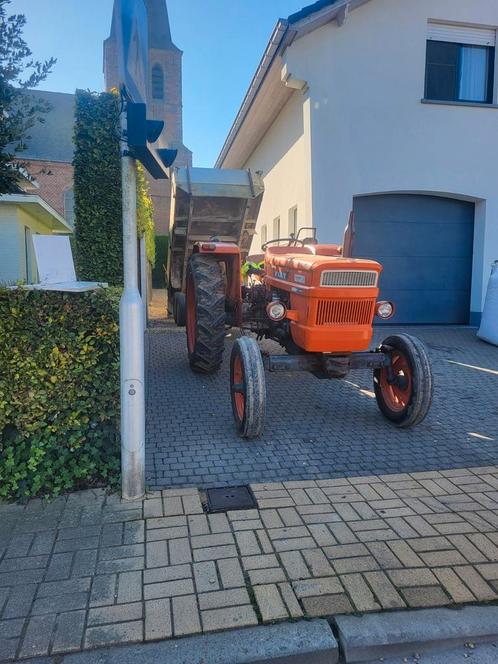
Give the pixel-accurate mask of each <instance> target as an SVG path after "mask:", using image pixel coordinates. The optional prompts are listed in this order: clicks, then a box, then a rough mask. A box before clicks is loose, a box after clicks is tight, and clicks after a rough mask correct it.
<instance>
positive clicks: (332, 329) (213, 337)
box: [179, 216, 433, 438]
mask: <svg viewBox="0 0 498 664" xmlns="http://www.w3.org/2000/svg"><path fill="white" fill-rule="evenodd" d="M303 230H304V231H305V233H304V235H302V233H303ZM311 231H312V232H311V233H310V229H301V230H300V232H299V233H298V234H297V236H296V237H294V236H291V237H289V238H280V239H277V240H272V241H270V242H267V243H266V244H264V245H263V247H262V250H263V251H264V266H263V267H261V268H260V269H258V268H255V269H254V270H252V272H253V276H254V277H255V278H251V279H250V280H249V281H250V283H247V284H246V283H243V279H242V277H241V267H242V262H243V261H242V259H241V253H240V249H239V246H238V245H237V244H236V243H234V242H224V241H218V240H217V239H216V238H213V239H211V240H209V241H198V242H195V243H194V244H193V247H192V253H191V255H190V257H189V258H188V261H187V263H186V273H185V294H184V295H183V294H181V293H180V294H179V296H180V295H182V297H184V298H185V299H184V301H182V308H183V307H184V315H185V320H186V332H187V346H188V355H189V361H190V366H191V368H192V369H193V370H194V371H198V372H203V373H211V372H214V371H216V370H217V369H219V367H220V365H221V362H222V356H223V350H224V343H225V336H226V330H227V328H228V327H237V328H240V329H241V330H242V331H247V332H250V333H253V335H255V337H256V338H254V336H248V335H244V334H243V335H242V336H240V338H238V339H237V340H236V341H235V343H234V344H233V348H232V354H231V360H230V385H231V398H232V409H233V416H234V419H235V422H236V426H237V429H238V431H239V433H240V434H241V435H242V436H244V437H246V438H253V437H256V436H258V435H259V434H260V433H261V431H262V429H263V426H264V417H265V401H266V388H265V364H266V365H267V368H268V370H269V371H284V372H289V371H309V372H311V373H313V374H314V375H315V376H317V377H318V378H344V377H345V376H346V375H347V374H348V372H349V371H350V370H352V369H360V368H369V369H372V371H373V382H374V391H375V397H376V399H377V404H378V406H379V408H380V410H381V412H382V414H383V415H384V416H385V417H386V418H387V419H388V420H390V421H391V422H393V423H394V424H396V425H397V426H399V427H410V426H413V425H415V424H418V423H420V422H421V421H422V420H423V419H424V418H425V416H426V415H427V412H428V411H429V408H430V405H431V401H432V387H433V382H432V372H431V367H430V363H429V358H428V355H427V351H426V349H425V346H424V344H423V343H422V342H421V341H420V340H419V339H417V338H416V337H413V336H410V335H408V334H392V335H389V336H388V337H387V338H386V339H384V341H383V342H382V343H381V344H380V345H379V346H378V347H377V348H374V349H373V350H369V347H370V343H371V341H372V334H373V321H374V318H375V316H378V317H380V318H381V319H389V318H390V317H391V316H392V315H393V313H394V304H392V303H390V302H385V301H378V297H379V277H380V274H381V272H382V266H381V265H380V264H379V263H377V262H376V261H372V260H367V259H359V258H352V257H351V253H352V252H351V247H352V239H353V235H354V233H353V217H352V216H351V217H350V221H349V223H348V226H347V228H346V232H345V237H344V243H343V245H342V246H338V245H326V244H319V243H318V242H317V240H316V237H315V232H314V230H313V229H311ZM306 234H307V235H308V236H309V237H305V235H306ZM301 236H302V237H301ZM182 316H183V314H182ZM179 317H180V316H179ZM263 338H267V339H273V340H275V341H277V342H278V343H279V344H280V345H281V346H282V347H283V348H284V349H285V350H286V351H287V352H286V354H282V355H270V356H269V357H268V358H265V359H263V356H262V354H261V351H260V348H259V346H258V343H257V340H260V339H263Z"/></svg>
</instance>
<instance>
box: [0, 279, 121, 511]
mask: <svg viewBox="0 0 498 664" xmlns="http://www.w3.org/2000/svg"><path fill="white" fill-rule="evenodd" d="M118 308H119V292H118V291H117V289H105V290H104V289H102V290H99V291H93V292H88V293H60V292H47V291H27V290H23V289H19V290H6V289H0V497H7V498H23V497H27V496H34V495H50V494H58V493H60V492H62V491H65V490H68V489H72V488H75V487H79V486H88V485H92V484H94V483H96V482H107V481H108V480H109V478H110V476H112V475H116V476H117V475H118V473H119V328H118V316H119V314H118Z"/></svg>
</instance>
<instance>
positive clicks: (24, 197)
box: [0, 194, 73, 233]
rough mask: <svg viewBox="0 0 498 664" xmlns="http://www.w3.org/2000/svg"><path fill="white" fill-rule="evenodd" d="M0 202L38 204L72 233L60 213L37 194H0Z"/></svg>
mask: <svg viewBox="0 0 498 664" xmlns="http://www.w3.org/2000/svg"><path fill="white" fill-rule="evenodd" d="M0 203H10V204H12V203H14V204H15V203H18V204H19V205H39V206H40V207H41V208H42V209H43V210H44V211H45V212H46V213H47V214H49V215H50V216H51V217H53V218H54V219H55V221H56V222H57V223H58V224H59V225H61V226H63V227H64V228H65V229H67V230H68V231H69V232H70V233H73V229H72V228H71V226H70V225H69V223H68V222H67V221H66V220H65V219H64V217H63V216H62V215H60V214H59V213H58V212H57V210H54V208H53V207H52V206H51V205H50V204H49V203H47V201H45V200H44V199H43V198H42V197H41V196H39V195H38V194H3V195H1V196H0Z"/></svg>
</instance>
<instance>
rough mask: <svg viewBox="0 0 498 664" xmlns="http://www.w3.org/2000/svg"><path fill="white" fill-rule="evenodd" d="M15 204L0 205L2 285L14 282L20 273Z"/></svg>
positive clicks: (0, 268) (0, 272)
mask: <svg viewBox="0 0 498 664" xmlns="http://www.w3.org/2000/svg"><path fill="white" fill-rule="evenodd" d="M18 235H19V229H18V222H17V210H16V207H15V205H4V204H2V205H0V285H9V284H14V283H15V282H16V281H17V280H18V279H20V278H22V275H21V274H20V246H19V239H18Z"/></svg>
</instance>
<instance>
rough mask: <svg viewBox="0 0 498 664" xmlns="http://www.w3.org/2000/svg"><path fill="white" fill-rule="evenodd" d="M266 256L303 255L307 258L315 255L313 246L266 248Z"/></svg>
mask: <svg viewBox="0 0 498 664" xmlns="http://www.w3.org/2000/svg"><path fill="white" fill-rule="evenodd" d="M266 254H267V256H281V255H282V254H305V255H307V256H309V255H310V254H311V255H314V254H315V248H314V247H313V246H306V247H279V246H278V245H276V246H274V247H268V249H267V250H266Z"/></svg>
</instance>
